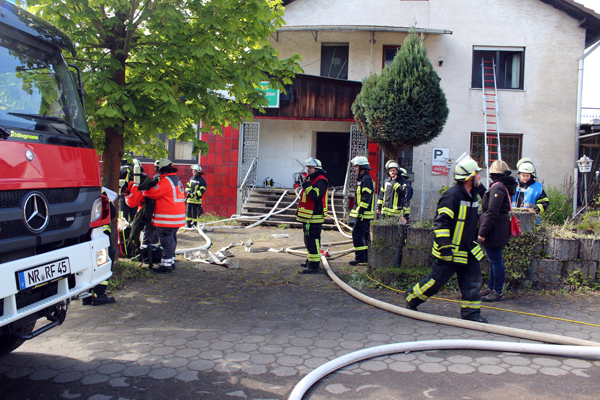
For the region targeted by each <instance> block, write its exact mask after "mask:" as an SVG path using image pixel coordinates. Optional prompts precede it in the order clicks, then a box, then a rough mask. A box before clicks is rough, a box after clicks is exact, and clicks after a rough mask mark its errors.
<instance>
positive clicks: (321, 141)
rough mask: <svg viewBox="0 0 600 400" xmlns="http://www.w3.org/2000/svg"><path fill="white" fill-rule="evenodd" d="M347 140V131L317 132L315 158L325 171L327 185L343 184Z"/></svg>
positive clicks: (346, 158)
mask: <svg viewBox="0 0 600 400" xmlns="http://www.w3.org/2000/svg"><path fill="white" fill-rule="evenodd" d="M349 140H350V138H349V137H348V133H347V132H317V158H318V159H319V160H321V162H322V163H323V169H324V170H325V171H327V180H328V181H329V186H344V180H345V178H346V167H347V165H348V147H349Z"/></svg>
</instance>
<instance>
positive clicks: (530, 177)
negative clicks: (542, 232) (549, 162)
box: [513, 157, 550, 225]
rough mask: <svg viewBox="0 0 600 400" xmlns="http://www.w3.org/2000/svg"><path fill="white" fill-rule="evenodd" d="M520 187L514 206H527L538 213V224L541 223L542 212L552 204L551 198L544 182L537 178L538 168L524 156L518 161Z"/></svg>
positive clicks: (514, 199)
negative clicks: (547, 193)
mask: <svg viewBox="0 0 600 400" xmlns="http://www.w3.org/2000/svg"><path fill="white" fill-rule="evenodd" d="M517 173H518V174H519V187H518V188H517V193H515V195H514V196H513V207H515V208H526V209H528V210H531V211H533V212H535V213H536V214H538V215H537V218H536V225H540V223H541V222H542V221H541V218H540V216H539V214H542V213H543V212H544V211H546V210H547V209H548V207H549V206H550V200H549V199H548V196H547V195H546V192H545V191H544V187H543V186H542V184H541V183H540V182H538V181H536V180H535V175H536V169H535V165H533V162H532V161H531V159H530V158H527V157H526V158H522V159H520V160H519V162H517Z"/></svg>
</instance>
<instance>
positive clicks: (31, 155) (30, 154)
mask: <svg viewBox="0 0 600 400" xmlns="http://www.w3.org/2000/svg"><path fill="white" fill-rule="evenodd" d="M25 157H26V158H27V160H28V161H33V151H31V150H27V151H26V152H25Z"/></svg>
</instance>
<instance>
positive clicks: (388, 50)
mask: <svg viewBox="0 0 600 400" xmlns="http://www.w3.org/2000/svg"><path fill="white" fill-rule="evenodd" d="M398 50H400V46H383V65H382V66H381V68H382V69H383V68H385V67H387V66H388V65H392V61H394V57H396V53H397V52H398Z"/></svg>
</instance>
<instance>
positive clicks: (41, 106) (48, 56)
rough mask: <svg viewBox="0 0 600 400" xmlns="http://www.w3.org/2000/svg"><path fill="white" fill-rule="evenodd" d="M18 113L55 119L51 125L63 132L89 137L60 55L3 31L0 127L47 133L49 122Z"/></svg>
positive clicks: (72, 82) (0, 38) (0, 48)
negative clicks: (74, 130) (27, 117)
mask: <svg viewBox="0 0 600 400" xmlns="http://www.w3.org/2000/svg"><path fill="white" fill-rule="evenodd" d="M12 113H14V114H12ZM11 114H12V115H11ZM17 114H29V115H41V116H47V117H54V120H53V121H51V123H52V125H56V126H57V127H59V128H60V131H63V132H68V133H69V134H72V135H76V134H77V133H79V134H80V135H82V136H85V137H89V136H90V134H89V130H88V128H87V125H86V123H85V120H84V115H83V110H82V106H81V102H80V99H79V96H78V94H77V91H76V88H75V83H74V81H73V77H72V76H71V72H70V71H69V68H68V66H67V64H66V63H65V61H64V59H63V57H62V55H61V54H60V52H59V51H58V50H57V49H55V48H54V47H52V46H49V45H45V44H44V43H42V42H40V41H37V40H34V39H29V38H26V37H24V36H23V35H19V36H17V35H14V34H13V32H10V31H8V30H5V29H0V126H3V127H4V128H13V129H26V130H39V131H48V128H49V126H48V125H49V122H48V121H45V122H44V123H40V122H39V120H38V121H36V120H35V119H33V120H32V119H24V118H22V117H20V116H18V115H17ZM61 120H64V121H66V122H67V124H64V123H62V122H61ZM70 126H71V127H74V128H75V129H76V130H77V133H76V132H73V130H72V129H71V128H70ZM52 132H53V133H56V130H55V129H53V130H52Z"/></svg>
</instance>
